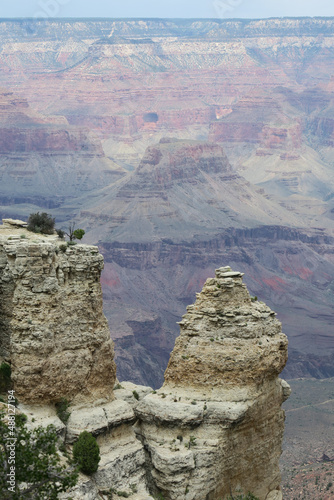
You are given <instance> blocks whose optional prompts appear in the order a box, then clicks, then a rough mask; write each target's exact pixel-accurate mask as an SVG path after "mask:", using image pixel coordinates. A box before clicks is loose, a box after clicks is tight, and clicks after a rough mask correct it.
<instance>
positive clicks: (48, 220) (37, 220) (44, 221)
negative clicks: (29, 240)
mask: <svg viewBox="0 0 334 500" xmlns="http://www.w3.org/2000/svg"><path fill="white" fill-rule="evenodd" d="M54 227H55V219H54V218H53V217H52V216H51V215H49V214H47V213H46V212H43V213H41V214H40V213H39V212H37V213H35V214H30V215H29V219H28V226H27V229H28V231H32V232H33V233H40V234H53V233H54Z"/></svg>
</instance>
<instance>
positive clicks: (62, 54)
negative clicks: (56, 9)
mask: <svg viewBox="0 0 334 500" xmlns="http://www.w3.org/2000/svg"><path fill="white" fill-rule="evenodd" d="M333 23H334V20H333V18H312V19H308V18H299V19H295V18H294V19H265V20H224V19H210V20H200V19H198V20H186V19H182V20H163V19H159V20H158V19H157V20H148V19H138V20H125V19H124V20H114V19H109V20H86V21H82V20H64V21H62V20H53V19H49V20H43V21H33V20H13V21H9V20H0V45H1V58H0V85H1V87H2V88H1V89H0V136H2V137H3V138H4V140H3V141H0V142H1V145H0V181H1V182H0V212H1V214H2V216H7V217H18V218H23V219H25V218H27V216H28V214H29V213H30V212H32V211H37V210H40V207H44V208H47V209H48V210H49V211H50V212H51V213H52V215H53V216H55V217H56V218H57V224H58V225H59V226H62V227H63V228H64V229H66V227H67V226H68V221H69V220H76V222H77V224H78V225H80V227H83V228H84V229H85V230H86V239H85V241H87V242H89V243H91V244H92V245H98V246H99V249H100V251H101V252H102V253H103V255H104V258H105V264H106V265H105V268H104V270H103V274H102V285H103V293H104V299H105V300H104V310H105V313H106V315H107V317H108V319H109V320H110V327H111V330H112V337H113V339H114V341H115V352H116V359H117V364H118V372H119V377H120V379H123V378H130V379H131V380H132V381H133V382H136V383H143V384H149V385H154V386H155V388H157V387H159V386H160V385H161V384H162V382H163V373H164V370H165V368H166V366H167V363H168V359H169V353H170V351H171V350H172V348H173V345H174V341H175V338H176V336H177V334H178V330H177V326H176V321H177V319H178V317H179V316H180V314H182V311H183V309H184V307H185V306H186V305H187V304H188V303H191V302H193V300H194V297H195V293H196V291H197V290H198V289H200V288H202V286H203V284H204V282H205V280H206V278H207V276H209V275H213V273H214V270H215V269H216V268H217V267H219V266H220V265H221V263H225V262H226V263H229V264H230V265H232V266H233V267H234V268H236V269H239V270H240V271H242V272H245V275H246V282H247V286H248V287H249V289H250V290H251V292H252V293H253V295H258V296H259V297H260V298H262V297H265V298H266V301H267V303H268V304H269V305H270V307H271V308H273V309H274V310H275V311H277V313H278V314H279V318H280V319H281V320H282V321H284V324H285V331H286V333H287V335H288V337H289V340H290V358H289V362H288V366H287V371H286V376H287V377H296V376H299V377H310V376H311V377H327V376H333V374H334V371H333V363H332V356H333V353H334V336H333V326H332V325H333V299H332V296H333V293H332V292H333V286H334V281H333V276H334V260H333V234H334V233H333V230H334V226H333V220H334V216H333V214H334V195H333V193H334V183H333V175H332V170H333V168H332V165H333V144H334V142H333V137H334V127H333V119H332V109H333V105H334V102H333V100H334V93H333V89H334V86H333V75H334V39H333ZM166 138H167V139H166ZM172 138H176V139H178V140H180V141H181V143H183V145H182V144H181V145H179V146H176V145H175V144H174V145H173V141H172ZM161 139H163V142H162V143H161V142H160V141H161ZM168 140H169V141H171V142H170V143H169V144H168V142H166V141H168ZM199 143H200V144H199ZM222 148H223V149H222ZM200 151H202V154H201V155H200V154H199V152H200ZM160 154H161V155H162V156H161V158H160V160H159V158H158V156H159V155H160ZM154 155H155V156H154ZM158 160H159V161H158ZM217 169H219V171H217ZM247 183H248V184H247ZM175 290H177V291H178V293H177V295H175Z"/></svg>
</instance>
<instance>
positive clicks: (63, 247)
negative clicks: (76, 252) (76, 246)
mask: <svg viewBox="0 0 334 500" xmlns="http://www.w3.org/2000/svg"><path fill="white" fill-rule="evenodd" d="M59 248H60V250H61V251H62V252H63V253H65V252H66V250H67V245H65V243H64V244H62V245H59Z"/></svg>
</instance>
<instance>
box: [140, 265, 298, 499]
mask: <svg viewBox="0 0 334 500" xmlns="http://www.w3.org/2000/svg"><path fill="white" fill-rule="evenodd" d="M187 309H188V312H187V314H186V315H185V316H184V317H183V319H182V321H181V322H180V326H181V335H180V336H179V337H178V339H177V340H176V343H175V348H174V350H173V352H172V354H171V358H170V361H169V365H168V367H167V370H166V373H165V383H164V385H163V387H162V388H161V389H160V390H159V391H157V393H156V394H151V395H148V396H146V397H145V398H144V399H143V401H141V402H140V404H139V405H138V406H137V408H136V410H135V411H136V414H137V416H138V419H139V422H140V423H139V430H138V433H139V435H140V436H141V438H142V440H143V443H144V445H145V448H146V449H147V453H148V455H149V457H150V461H151V470H150V474H151V479H152V481H153V483H154V485H155V486H156V487H157V488H159V489H160V490H161V491H162V492H163V494H164V495H166V498H168V499H171V500H177V499H180V498H184V499H187V500H191V499H193V500H199V499H203V500H204V499H206V500H218V499H220V498H226V496H228V495H229V494H230V493H233V494H234V493H237V491H238V490H243V491H244V492H245V493H246V492H247V491H252V492H253V493H254V494H255V495H257V496H258V497H259V498H260V499H261V500H264V499H269V498H270V499H271V500H274V499H277V500H278V499H282V494H281V492H280V472H279V457H280V454H281V444H282V439H283V430H284V412H283V411H282V410H281V404H282V403H283V401H284V400H285V399H287V397H288V396H289V392H290V390H289V386H288V384H286V382H284V381H282V380H280V379H279V378H278V374H279V373H280V372H281V371H282V369H283V368H284V365H285V363H286V361H287V338H286V336H285V335H284V334H282V332H281V324H280V323H279V321H278V320H277V319H276V318H275V313H274V312H273V311H271V310H270V309H269V307H267V306H266V305H265V304H264V303H262V302H258V301H257V300H255V299H254V298H253V299H252V298H251V297H250V295H249V293H248V291H247V289H246V287H245V285H244V284H243V283H242V274H241V273H238V272H232V271H231V269H230V268H221V269H218V270H217V272H216V277H215V278H213V279H208V280H207V281H206V283H205V285H204V288H203V290H202V292H201V293H200V294H197V300H196V302H195V304H194V305H192V306H189V307H188V308H187Z"/></svg>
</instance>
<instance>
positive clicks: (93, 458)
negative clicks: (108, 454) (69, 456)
mask: <svg viewBox="0 0 334 500" xmlns="http://www.w3.org/2000/svg"><path fill="white" fill-rule="evenodd" d="M73 458H74V461H75V462H76V463H77V464H78V466H79V469H80V470H81V472H83V473H84V474H87V475H91V474H93V473H94V472H96V471H97V469H98V466H99V462H100V458H101V457H100V448H99V445H98V444H97V442H96V439H95V438H94V437H93V436H92V435H91V434H90V433H89V432H87V431H84V432H81V434H80V435H79V439H78V441H77V442H76V443H75V444H74V446H73Z"/></svg>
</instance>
